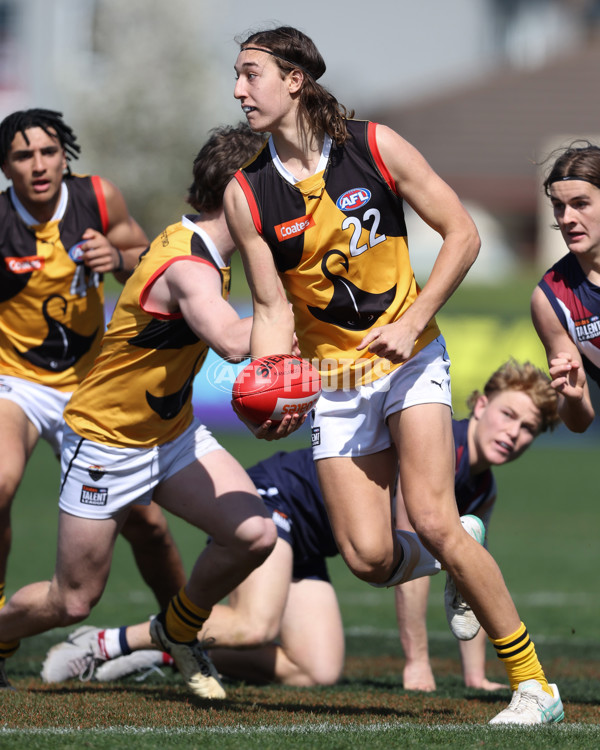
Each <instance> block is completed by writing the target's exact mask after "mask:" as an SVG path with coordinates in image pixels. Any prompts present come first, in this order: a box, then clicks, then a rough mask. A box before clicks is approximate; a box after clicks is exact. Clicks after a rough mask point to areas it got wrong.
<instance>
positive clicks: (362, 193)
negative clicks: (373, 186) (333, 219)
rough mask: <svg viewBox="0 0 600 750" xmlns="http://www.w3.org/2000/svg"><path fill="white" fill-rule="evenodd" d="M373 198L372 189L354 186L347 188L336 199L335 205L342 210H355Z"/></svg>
mask: <svg viewBox="0 0 600 750" xmlns="http://www.w3.org/2000/svg"><path fill="white" fill-rule="evenodd" d="M370 200H371V191H370V190H367V188H352V190H346V192H345V193H342V195H340V197H339V198H338V199H337V200H336V202H335V205H336V206H337V207H338V208H339V209H340V211H353V210H354V209H355V208H360V207H361V206H364V205H365V204H367V203H368V202H369V201H370Z"/></svg>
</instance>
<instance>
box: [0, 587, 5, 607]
mask: <svg viewBox="0 0 600 750" xmlns="http://www.w3.org/2000/svg"><path fill="white" fill-rule="evenodd" d="M5 586H6V584H5V583H4V581H2V583H0V609H2V607H3V606H4V605H5V604H6V594H5V593H4V587H5Z"/></svg>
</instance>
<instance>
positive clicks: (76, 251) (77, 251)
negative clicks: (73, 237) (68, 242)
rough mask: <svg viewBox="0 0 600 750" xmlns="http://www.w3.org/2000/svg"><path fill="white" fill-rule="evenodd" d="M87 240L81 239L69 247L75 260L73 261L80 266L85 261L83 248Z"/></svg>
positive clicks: (72, 258)
mask: <svg viewBox="0 0 600 750" xmlns="http://www.w3.org/2000/svg"><path fill="white" fill-rule="evenodd" d="M85 243H86V240H80V241H79V242H76V243H75V244H74V245H73V246H72V247H70V248H69V253H68V255H69V258H71V260H72V261H73V263H77V265H78V266H80V265H81V264H82V263H83V256H84V251H83V250H82V249H81V246H82V245H85Z"/></svg>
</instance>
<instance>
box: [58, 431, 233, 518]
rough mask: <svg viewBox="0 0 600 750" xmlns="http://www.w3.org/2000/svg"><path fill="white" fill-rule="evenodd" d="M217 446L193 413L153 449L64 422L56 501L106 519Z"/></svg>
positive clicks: (143, 499) (145, 498) (145, 499)
mask: <svg viewBox="0 0 600 750" xmlns="http://www.w3.org/2000/svg"><path fill="white" fill-rule="evenodd" d="M220 448H221V445H219V443H218V442H217V441H216V440H215V438H214V437H213V436H212V435H211V433H210V432H209V431H208V430H207V428H206V427H205V426H204V425H203V424H200V422H199V421H198V420H197V419H195V418H194V420H193V421H192V424H191V425H190V426H189V427H188V428H187V430H186V431H185V432H183V433H182V434H181V435H180V436H179V437H177V438H175V440H172V441H171V442H169V443H164V444H163V445H157V446H155V447H153V448H123V447H117V446H114V445H104V444H103V443H96V442H93V441H91V440H85V439H84V438H82V437H81V436H80V435H78V434H77V433H75V432H73V430H72V429H71V428H70V427H69V425H67V424H65V434H64V438H63V446H62V456H61V488H60V499H59V501H58V505H59V507H60V508H61V510H64V511H66V512H67V513H70V514H71V515H73V516H80V517H81V518H95V519H107V518H112V517H113V516H114V515H116V514H117V513H118V512H119V511H120V510H122V509H123V508H126V507H127V506H128V505H134V504H135V505H148V504H149V503H150V500H151V499H152V493H153V491H154V488H155V487H156V486H157V485H158V484H160V483H161V482H164V481H165V480H166V479H168V478H169V477H172V476H173V475H175V474H177V472H178V471H181V469H184V468H185V467H186V466H189V464H191V463H193V462H194V461H198V460H199V459H200V458H202V456H204V455H206V454H207V453H210V452H211V451H214V450H218V449H220Z"/></svg>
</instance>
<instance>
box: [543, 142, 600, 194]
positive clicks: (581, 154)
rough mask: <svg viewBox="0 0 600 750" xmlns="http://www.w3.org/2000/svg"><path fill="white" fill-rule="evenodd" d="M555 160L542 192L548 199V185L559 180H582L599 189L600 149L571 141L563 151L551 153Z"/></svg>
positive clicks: (588, 144) (585, 143) (588, 143)
mask: <svg viewBox="0 0 600 750" xmlns="http://www.w3.org/2000/svg"><path fill="white" fill-rule="evenodd" d="M553 157H554V158H555V161H554V163H553V165H552V166H551V168H550V171H549V172H548V176H547V177H546V179H545V180H544V192H545V193H546V195H547V196H548V197H550V185H552V183H553V182H560V181H561V180H583V181H584V182H589V183H591V184H592V185H594V186H595V187H597V188H600V148H599V147H598V146H594V144H592V143H590V142H589V141H585V140H577V141H573V142H572V143H571V144H570V145H569V146H567V147H566V148H563V149H558V150H557V151H553V152H552V153H551V154H550V156H549V157H548V159H551V158H553Z"/></svg>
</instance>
